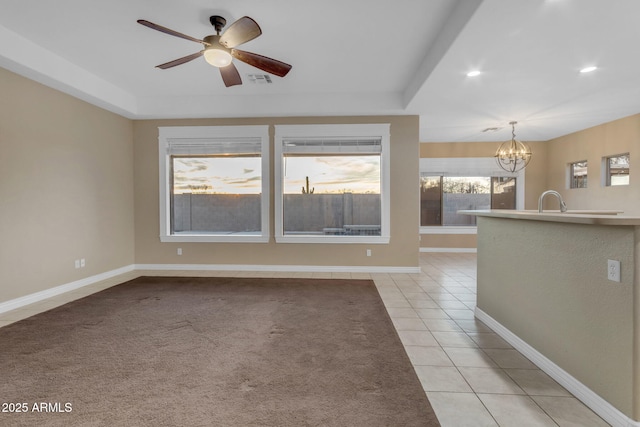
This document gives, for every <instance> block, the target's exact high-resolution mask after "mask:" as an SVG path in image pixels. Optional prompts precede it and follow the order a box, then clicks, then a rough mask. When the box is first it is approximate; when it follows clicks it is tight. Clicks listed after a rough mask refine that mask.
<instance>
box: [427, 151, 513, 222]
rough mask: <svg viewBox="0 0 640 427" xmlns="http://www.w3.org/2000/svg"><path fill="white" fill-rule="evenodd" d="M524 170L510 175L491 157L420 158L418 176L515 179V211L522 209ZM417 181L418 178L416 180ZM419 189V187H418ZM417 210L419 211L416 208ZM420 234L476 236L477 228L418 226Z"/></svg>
mask: <svg viewBox="0 0 640 427" xmlns="http://www.w3.org/2000/svg"><path fill="white" fill-rule="evenodd" d="M524 172H525V170H524V169H522V170H520V171H518V172H515V173H511V172H507V171H505V170H504V169H502V168H501V167H500V166H498V165H497V164H496V159H495V158H493V157H446V158H445V157H443V158H425V157H423V158H421V159H420V176H422V175H423V174H429V175H432V176H455V177H464V176H489V177H494V176H506V177H512V178H516V209H517V210H523V209H524V177H525V173H524ZM418 179H419V178H418ZM418 188H419V186H418ZM418 209H420V208H419V207H418ZM419 227H420V234H477V230H478V228H477V226H475V225H471V226H464V225H463V226H460V225H449V226H447V225H434V226H420V225H419Z"/></svg>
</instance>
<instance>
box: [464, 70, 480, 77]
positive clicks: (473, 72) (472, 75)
mask: <svg viewBox="0 0 640 427" xmlns="http://www.w3.org/2000/svg"><path fill="white" fill-rule="evenodd" d="M480 74H481V73H480V71H478V70H473V71H469V72H468V73H467V77H475V76H479V75H480Z"/></svg>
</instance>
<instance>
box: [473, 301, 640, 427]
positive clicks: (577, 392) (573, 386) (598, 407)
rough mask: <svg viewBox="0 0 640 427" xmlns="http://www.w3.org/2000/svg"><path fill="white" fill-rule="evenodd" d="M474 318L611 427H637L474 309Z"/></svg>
mask: <svg viewBox="0 0 640 427" xmlns="http://www.w3.org/2000/svg"><path fill="white" fill-rule="evenodd" d="M475 316H476V318H478V319H479V320H481V321H482V322H484V323H485V324H486V325H487V326H488V327H489V328H491V329H492V330H493V331H494V332H495V333H496V334H498V335H500V336H501V337H502V338H503V339H504V340H505V341H507V342H508V343H509V344H511V345H512V346H513V347H514V348H515V349H516V350H518V351H519V352H520V353H522V354H523V355H524V356H525V357H527V358H528V359H529V360H531V361H532V362H533V363H534V364H536V365H537V366H538V367H539V368H540V369H542V370H543V371H544V372H546V373H547V374H548V375H549V376H550V377H551V378H553V379H554V380H556V381H557V382H558V383H559V384H560V385H562V386H563V387H564V388H566V389H567V390H568V391H569V392H571V393H572V394H573V395H574V396H575V397H576V398H578V399H580V400H581V401H582V402H583V403H584V404H585V405H587V406H588V407H589V408H591V410H592V411H593V412H595V413H596V414H598V415H599V416H600V417H602V419H604V420H605V421H606V422H608V423H609V424H611V425H612V426H613V427H640V422H639V421H634V420H632V419H631V418H629V417H628V416H626V415H625V414H623V413H622V412H620V411H619V410H618V409H617V408H615V407H614V406H613V405H611V404H610V403H609V402H607V401H606V400H604V399H603V398H602V397H600V396H599V395H598V394H596V393H595V392H593V391H592V390H591V389H590V388H588V387H587V386H586V385H584V384H582V383H581V382H580V381H578V380H577V379H576V378H575V377H573V376H572V375H571V374H569V373H568V372H567V371H565V370H564V369H562V368H561V367H560V366H558V365H556V364H555V363H554V362H552V361H551V360H549V359H548V358H547V357H546V356H544V355H543V354H542V353H540V352H539V351H538V350H536V349H535V348H533V347H531V346H530V345H529V344H527V343H526V342H524V341H523V340H522V339H521V338H519V337H518V336H517V335H515V334H514V333H513V332H511V331H510V330H509V329H507V328H506V327H504V326H503V325H502V324H500V323H499V322H498V321H497V320H495V319H494V318H493V317H491V316H489V315H488V314H487V313H485V312H484V311H482V310H481V309H479V308H478V307H476V309H475Z"/></svg>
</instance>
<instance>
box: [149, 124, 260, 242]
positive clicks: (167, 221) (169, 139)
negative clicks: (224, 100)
mask: <svg viewBox="0 0 640 427" xmlns="http://www.w3.org/2000/svg"><path fill="white" fill-rule="evenodd" d="M257 139H259V140H260V144H261V165H262V166H261V167H262V190H261V191H262V194H261V202H260V210H261V212H260V213H261V222H260V224H261V233H260V234H242V233H234V234H217V233H211V234H202V233H198V234H195V233H194V234H188V233H180V234H171V206H170V205H171V203H170V201H171V198H170V194H169V192H170V191H171V182H170V179H171V177H170V173H169V171H170V170H171V169H170V168H171V153H170V152H169V146H170V144H185V145H188V144H191V143H193V144H196V145H198V144H206V143H207V142H211V143H216V142H217V143H220V142H228V141H233V142H234V143H238V144H242V143H243V142H244V143H249V141H251V143H252V144H255V143H256V140H257ZM158 153H159V155H158V157H159V167H160V173H159V176H160V186H159V187H160V241H161V242H247V243H266V242H268V241H269V238H270V235H269V175H270V174H269V126H173V127H159V128H158ZM193 154H197V153H196V152H194V153H193Z"/></svg>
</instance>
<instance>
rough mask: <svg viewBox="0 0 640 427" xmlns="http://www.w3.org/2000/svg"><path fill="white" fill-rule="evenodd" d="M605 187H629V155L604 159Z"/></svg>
mask: <svg viewBox="0 0 640 427" xmlns="http://www.w3.org/2000/svg"><path fill="white" fill-rule="evenodd" d="M605 170H606V172H605V182H606V185H607V186H608V187H609V186H616V185H629V153H627V154H620V155H618V156H611V157H606V158H605Z"/></svg>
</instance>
